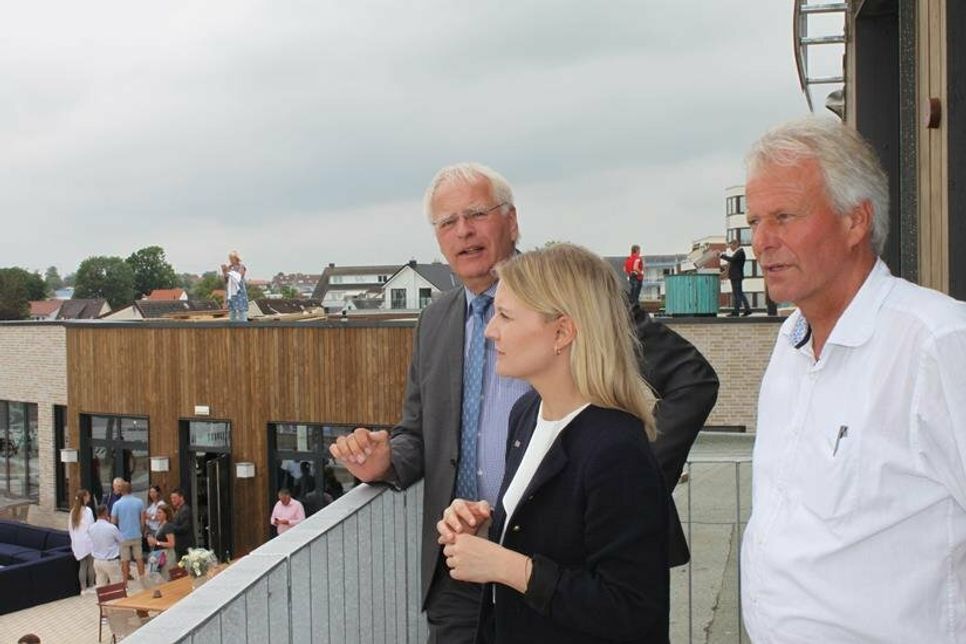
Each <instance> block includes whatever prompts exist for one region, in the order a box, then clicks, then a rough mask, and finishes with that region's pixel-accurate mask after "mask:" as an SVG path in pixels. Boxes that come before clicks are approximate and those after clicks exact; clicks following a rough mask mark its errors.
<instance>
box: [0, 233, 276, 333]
mask: <svg viewBox="0 0 966 644" xmlns="http://www.w3.org/2000/svg"><path fill="white" fill-rule="evenodd" d="M64 286H73V287H74V297H75V298H78V299H87V298H103V299H105V300H107V302H108V304H110V306H111V309H112V310H117V309H119V308H123V307H125V306H127V305H129V304H131V303H132V302H134V301H135V300H138V299H141V298H142V297H144V296H145V295H147V294H148V293H150V292H151V291H154V290H156V289H164V288H177V287H181V288H183V289H185V291H187V292H188V294H189V297H191V298H192V299H198V300H215V301H219V300H218V297H217V296H212V291H215V290H218V289H221V288H224V281H223V280H222V277H221V275H219V274H218V273H217V272H216V271H208V272H207V273H204V274H203V275H202V276H201V277H200V278H199V277H198V276H196V275H191V274H190V273H182V274H180V275H179V274H178V273H176V272H175V270H174V267H173V266H171V264H170V263H168V261H167V258H166V257H165V253H164V249H163V248H161V247H160V246H147V247H145V248H142V249H140V250H137V251H135V252H133V253H131V255H130V256H129V257H128V258H127V259H123V258H121V257H108V256H102V255H98V256H93V257H88V258H87V259H85V260H84V261H82V262H81V263H80V266H78V267H77V270H76V271H75V272H74V273H73V274H71V275H68V276H66V277H64V278H61V277H60V274H59V273H58V271H57V267H56V266H51V267H49V268H48V269H47V270H46V271H45V273H44V274H43V275H41V274H40V272H39V271H34V272H30V271H28V270H26V269H23V268H20V267H17V266H14V267H9V268H0V320H25V319H27V318H28V317H29V315H30V304H29V303H30V302H31V301H36V300H45V299H47V298H48V297H51V296H52V295H53V294H54V291H56V290H58V289H60V288H62V287H64ZM248 297H249V299H258V298H260V297H264V293H263V292H262V291H261V289H259V288H258V287H253V286H251V285H249V286H248Z"/></svg>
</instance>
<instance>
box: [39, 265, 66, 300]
mask: <svg viewBox="0 0 966 644" xmlns="http://www.w3.org/2000/svg"><path fill="white" fill-rule="evenodd" d="M44 283H46V284H47V293H48V294H50V295H53V293H54V291H56V290H57V289H59V288H64V280H62V279H60V273H58V272H57V267H56V266H48V267H47V272H45V273H44Z"/></svg>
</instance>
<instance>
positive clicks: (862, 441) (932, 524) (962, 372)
mask: <svg viewBox="0 0 966 644" xmlns="http://www.w3.org/2000/svg"><path fill="white" fill-rule="evenodd" d="M741 581H742V601H743V612H744V617H745V624H746V627H747V630H748V634H749V635H750V636H751V638H752V641H754V642H756V643H757V642H781V643H782V644H793V643H797V642H803V643H804V642H809V643H814V642H823V643H825V642H863V643H864V642H930V643H931V644H938V643H942V642H966V304H963V303H962V302H957V301H955V300H952V299H950V298H948V297H946V296H945V295H942V294H940V293H937V292H935V291H930V290H927V289H923V288H920V287H918V286H915V285H913V284H910V283H909V282H906V281H905V280H901V279H898V278H895V277H893V276H892V275H890V273H889V270H888V268H887V267H886V266H885V264H884V263H882V262H881V261H880V262H877V264H876V266H875V267H874V269H873V270H872V272H871V273H870V275H869V277H868V278H867V279H866V281H865V283H864V284H863V286H862V288H861V289H860V290H859V292H858V293H857V294H856V296H855V298H854V299H853V300H852V302H851V303H850V304H849V306H848V308H847V309H846V311H845V312H844V313H843V314H842V317H841V318H840V319H839V320H838V323H837V324H836V325H835V328H834V329H833V330H832V333H831V335H830V336H829V339H828V341H827V342H826V345H825V347H824V348H823V350H822V355H821V358H820V359H819V360H818V361H817V362H816V361H815V359H814V355H813V353H812V348H811V339H810V332H809V329H808V325H807V322H806V321H805V319H804V318H803V317H802V316H801V314H800V313H799V312H796V313H794V314H793V315H792V316H791V317H790V318H789V319H788V320H786V322H785V324H784V325H783V326H782V330H781V333H780V334H779V337H778V340H777V342H776V346H775V350H774V353H773V354H772V358H771V362H770V363H769V365H768V370H767V371H766V373H765V377H764V380H763V381H762V386H761V394H760V399H759V406H758V435H757V438H756V442H755V451H754V461H753V484H752V516H751V520H750V521H749V523H748V527H747V530H746V531H745V536H744V542H743V544H742V575H741Z"/></svg>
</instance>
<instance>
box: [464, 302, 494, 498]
mask: <svg viewBox="0 0 966 644" xmlns="http://www.w3.org/2000/svg"><path fill="white" fill-rule="evenodd" d="M492 301H493V298H492V297H490V296H489V295H477V296H476V297H475V298H473V301H472V302H470V315H472V316H473V330H472V331H471V334H472V335H471V336H470V348H469V351H468V352H467V353H466V360H465V361H464V362H463V419H462V422H463V427H462V431H461V432H460V461H459V469H458V471H457V473H456V496H457V497H458V498H461V499H470V500H472V501H475V500H477V499H478V498H479V492H478V489H477V487H478V486H477V473H476V470H477V463H476V443H477V437H478V434H479V431H480V406H481V403H482V400H483V367H484V362H485V357H486V353H485V351H484V348H485V341H484V339H483V330H484V328H485V327H486V317H485V315H486V308H487V307H488V306H489V305H490V302H492Z"/></svg>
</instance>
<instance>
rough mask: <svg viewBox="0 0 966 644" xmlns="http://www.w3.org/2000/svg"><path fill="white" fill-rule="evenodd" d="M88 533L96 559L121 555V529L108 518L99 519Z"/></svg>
mask: <svg viewBox="0 0 966 644" xmlns="http://www.w3.org/2000/svg"><path fill="white" fill-rule="evenodd" d="M87 534H88V535H89V536H90V538H91V554H92V555H94V558H95V559H102V560H111V559H117V558H118V556H119V555H120V548H119V546H120V545H121V541H123V540H124V539H123V538H122V537H121V531H120V530H118V529H117V526H116V525H114V524H113V523H111V522H110V521H107V520H106V519H98V520H97V521H95V522H94V525H92V526H91V527H90V528H89V529H88V531H87Z"/></svg>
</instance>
